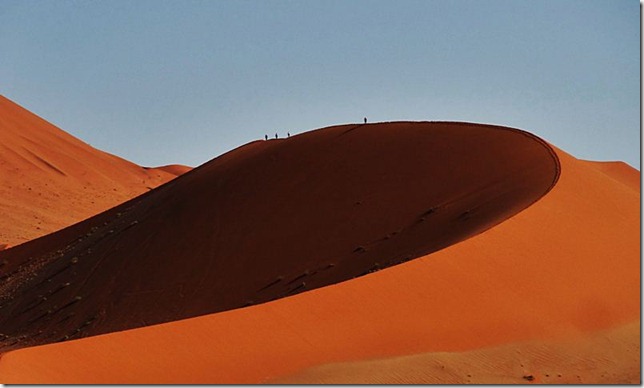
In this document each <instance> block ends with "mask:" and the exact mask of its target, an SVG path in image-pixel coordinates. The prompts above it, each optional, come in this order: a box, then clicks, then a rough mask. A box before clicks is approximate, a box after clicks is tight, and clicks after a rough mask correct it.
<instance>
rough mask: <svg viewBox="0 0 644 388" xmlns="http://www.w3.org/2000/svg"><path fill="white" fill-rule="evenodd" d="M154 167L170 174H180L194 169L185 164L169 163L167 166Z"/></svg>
mask: <svg viewBox="0 0 644 388" xmlns="http://www.w3.org/2000/svg"><path fill="white" fill-rule="evenodd" d="M153 169H154V170H161V171H165V172H167V173H169V174H172V175H176V176H179V175H183V174H185V173H187V172H188V171H190V170H192V167H189V166H184V165H182V164H169V165H167V166H160V167H154V168H153Z"/></svg>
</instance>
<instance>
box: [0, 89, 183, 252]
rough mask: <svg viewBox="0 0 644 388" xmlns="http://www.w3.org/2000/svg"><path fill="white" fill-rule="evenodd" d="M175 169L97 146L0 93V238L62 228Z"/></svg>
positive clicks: (17, 239)
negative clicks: (144, 163)
mask: <svg viewBox="0 0 644 388" xmlns="http://www.w3.org/2000/svg"><path fill="white" fill-rule="evenodd" d="M176 175H177V174H175V173H168V172H166V171H164V170H153V169H151V170H146V169H144V168H142V167H140V166H138V165H136V164H134V163H130V162H128V161H126V160H124V159H121V158H119V157H116V156H114V155H110V154H108V153H105V152H102V151H99V150H97V149H95V148H92V147H91V146H89V145H88V144H86V143H84V142H82V141H80V140H78V139H76V138H75V137H73V136H71V135H69V134H68V133H66V132H64V131H62V130H60V129H59V128H57V127H55V126H54V125H52V124H50V123H48V122H47V121H45V120H43V119H41V118H40V117H38V116H36V115H34V114H33V113H31V112H29V111H27V110H25V109H23V108H21V107H20V106H18V105H16V104H15V103H13V102H11V101H10V100H8V99H6V98H4V97H2V96H0V182H1V183H2V184H0V214H1V215H2V217H0V244H9V245H12V246H13V245H18V244H21V243H24V242H26V241H28V240H31V239H34V238H36V237H40V236H43V235H45V234H47V233H51V232H53V231H56V230H59V229H61V228H63V227H66V226H69V225H71V224H74V223H76V222H78V221H81V220H84V219H86V218H88V217H91V216H93V215H96V214H97V213H99V212H102V211H104V210H106V209H109V208H111V207H112V206H115V205H117V204H120V203H122V202H125V201H126V200H129V199H131V198H133V197H135V196H137V195H139V194H141V193H144V192H146V191H148V190H150V189H152V188H154V187H157V186H159V185H161V184H163V183H165V182H167V181H169V180H171V179H173V178H175V177H176Z"/></svg>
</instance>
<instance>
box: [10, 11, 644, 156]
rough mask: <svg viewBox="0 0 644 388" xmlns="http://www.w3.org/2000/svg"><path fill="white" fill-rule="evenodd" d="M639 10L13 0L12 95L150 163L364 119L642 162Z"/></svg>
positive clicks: (93, 140)
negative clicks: (524, 133) (427, 124)
mask: <svg viewBox="0 0 644 388" xmlns="http://www.w3.org/2000/svg"><path fill="white" fill-rule="evenodd" d="M639 19H640V5H639V2H638V1H636V0H601V1H597V0H581V1H573V0H536V1H527V0H498V1H497V0H486V1H481V0H472V1H465V0H441V1H439V0H436V1H432V0H421V1H411V0H398V1H378V0H365V1H358V0H354V1H346V0H345V1H333V0H324V1H318V0H315V1H314V0H311V1H304V0H296V1H277V0H269V1H215V0H212V1H189V0H176V1H159V0H154V1H141V0H137V1H118V0H117V1H111V0H110V1H64V0H56V1H44V0H41V1H24V0H20V1H14V0H1V1H0V94H3V95H4V96H6V97H8V98H10V99H12V100H14V101H16V102H17V103H19V104H21V105H23V106H24V107H26V108H27V109H30V110H31V111H33V112H35V113H36V114H38V115H40V116H42V117H44V118H45V119H47V120H49V121H51V122H53V123H54V124H56V125H58V126H59V127H61V128H62V129H64V130H66V131H68V132H70V133H72V134H73V135H75V136H77V137H79V138H81V139H83V140H84V141H86V142H88V143H90V144H92V145H93V146H95V147H97V148H100V149H103V150H106V151H108V152H112V153H115V154H117V155H119V156H123V157H125V158H126V159H129V160H132V161H134V162H136V163H138V164H142V165H147V166H152V165H162V164H170V163H182V164H188V165H192V166H195V165H199V164H201V163H203V162H206V161H208V160H210V159H212V158H213V157H215V156H217V155H220V154H221V153H223V152H226V151H228V150H230V149H232V148H235V147H237V146H239V145H241V144H244V143H246V142H248V141H251V140H254V139H259V138H263V136H264V134H265V133H267V134H269V135H273V134H274V133H275V132H276V131H279V132H280V134H281V135H284V134H285V133H286V131H290V132H291V133H299V132H302V131H306V130H310V129H315V128H319V127H324V126H328V125H333V124H339V123H347V122H358V121H360V120H362V117H363V116H367V117H368V118H369V120H370V121H371V122H375V121H392V120H454V121H473V122H481V123H493V124H500V125H507V126H513V127H518V128H522V129H525V130H528V131H530V132H533V133H535V134H537V135H539V136H541V137H543V138H545V139H546V140H548V141H550V142H552V143H553V144H555V145H557V146H558V147H560V148H562V149H564V150H566V151H568V152H570V153H572V154H573V155H575V156H577V157H579V158H584V159H593V160H623V161H626V162H627V163H629V164H631V165H632V166H634V167H637V168H639V158H640V27H639Z"/></svg>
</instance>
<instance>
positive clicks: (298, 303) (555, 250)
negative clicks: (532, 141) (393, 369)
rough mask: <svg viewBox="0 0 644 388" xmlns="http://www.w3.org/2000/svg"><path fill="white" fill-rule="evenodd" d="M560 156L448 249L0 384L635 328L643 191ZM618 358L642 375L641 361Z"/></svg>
mask: <svg viewBox="0 0 644 388" xmlns="http://www.w3.org/2000/svg"><path fill="white" fill-rule="evenodd" d="M557 154H558V156H559V159H560V162H561V168H562V169H561V177H560V180H559V183H558V184H557V185H556V186H555V187H554V189H553V190H552V191H551V192H550V193H549V194H548V195H546V196H545V197H544V198H542V199H541V200H540V201H538V202H537V203H536V204H534V205H532V206H531V207H529V208H528V209H526V210H524V211H522V212H521V213H519V214H517V215H515V216H514V217H512V218H510V219H509V220H507V221H505V222H503V223H501V224H499V225H497V226H496V227H494V228H492V229H489V230H487V231H486V232H484V233H482V234H479V235H477V236H475V237H473V238H470V239H468V240H465V241H462V242H460V243H458V244H456V245H452V246H450V247H448V248H446V249H443V250H441V251H438V252H435V253H433V254H431V255H428V256H426V257H423V258H421V259H417V260H413V261H410V262H407V263H405V264H401V265H398V266H394V267H391V268H388V269H386V270H382V271H379V272H376V273H373V274H369V275H367V276H363V277H360V278H356V279H353V280H350V281H345V282H342V283H338V284H335V285H332V286H328V287H323V288H319V289H316V290H312V291H309V292H306V293H302V294H298V295H295V296H292V297H288V298H283V299H279V300H276V301H273V302H270V303H265V304H261V305H257V306H251V307H247V308H242V309H237V310H232V311H225V312H222V313H217V314H211V315H207V316H203V317H198V318H192V319H186V320H183V321H177V322H172V323H167V324H161V325H155V326H149V327H145V328H140V329H135V330H128V331H123V332H118V333H112V334H107V335H100V336H96V337H90V338H85V339H80V340H76V341H69V342H65V343H60V344H51V345H44V346H38V347H33V348H26V349H21V350H18V351H13V352H9V353H7V354H4V355H3V357H2V359H0V381H2V382H4V383H86V384H88V383H255V382H263V381H267V380H269V379H275V378H279V377H282V376H287V375H291V374H293V373H296V372H298V371H301V370H303V369H305V368H310V367H313V366H317V365H322V364H328V363H337V362H350V361H360V360H368V359H373V358H383V357H396V356H404V355H413V354H421V353H429V352H462V351H468V350H473V349H479V348H484V347H495V346H499V345H503V344H510V343H515V342H524V341H531V342H532V343H535V342H542V343H544V344H546V343H552V342H560V343H566V341H569V339H570V338H580V337H581V338H584V337H586V338H588V340H589V341H593V338H594V337H592V334H593V333H596V332H597V331H599V330H606V329H611V328H616V327H618V326H621V325H627V324H632V325H639V315H640V292H639V289H640V279H639V274H640V261H639V221H640V219H639V201H640V192H639V190H635V187H634V184H633V181H634V180H633V179H630V180H629V182H631V183H629V184H624V183H623V182H620V180H619V179H617V180H616V179H615V172H614V171H613V172H612V173H609V174H607V173H605V172H604V171H601V170H600V169H597V168H596V167H597V166H593V165H590V164H589V163H586V162H582V161H579V160H577V159H575V158H573V157H571V156H570V155H568V154H566V153H565V152H563V151H560V150H557ZM624 171H627V172H626V173H623V174H622V173H620V174H618V175H619V176H625V175H630V176H632V175H633V174H634V173H633V172H632V171H630V170H628V169H625V170H624ZM637 175H639V174H637ZM602 338H604V337H602ZM629 338H631V337H629ZM636 339H637V342H639V338H636ZM634 340H635V338H631V342H629V344H630V345H629V346H626V347H624V348H625V349H632V346H631V345H632V342H633V341H634ZM599 344H600V346H602V347H605V348H610V347H611V346H612V345H611V342H608V343H607V342H605V341H604V342H599ZM594 345H597V342H593V346H594ZM544 346H546V345H544ZM616 349H617V350H615V351H619V349H622V348H619V347H616ZM608 351H609V349H607V352H608ZM629 351H630V350H629ZM620 355H621V356H624V358H623V359H624V360H626V361H624V362H628V363H629V365H631V364H632V365H634V363H637V364H638V365H639V354H634V353H628V354H626V355H625V354H623V353H620ZM538 356H539V355H538V354H536V355H535V357H538ZM597 357H599V356H597ZM620 359H621V358H620ZM579 373H583V371H582V372H579ZM593 373H594V372H593ZM589 376H590V372H589ZM593 376H594V374H593ZM347 381H348V380H347ZM582 381H584V382H587V383H592V382H597V381H598V380H597V381H595V380H593V381H589V380H587V379H586V380H583V379H582ZM611 381H612V382H620V381H622V380H620V378H619V377H615V379H614V380H611Z"/></svg>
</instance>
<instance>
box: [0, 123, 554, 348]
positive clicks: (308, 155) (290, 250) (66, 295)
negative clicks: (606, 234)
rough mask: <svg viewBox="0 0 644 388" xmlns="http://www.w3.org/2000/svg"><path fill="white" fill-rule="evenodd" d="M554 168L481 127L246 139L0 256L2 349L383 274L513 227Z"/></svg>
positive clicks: (513, 136) (526, 144) (519, 143)
mask: <svg viewBox="0 0 644 388" xmlns="http://www.w3.org/2000/svg"><path fill="white" fill-rule="evenodd" d="M446 166H447V167H446ZM558 169H559V165H558V162H557V160H556V158H555V157H554V155H553V153H552V150H551V149H550V148H549V147H547V146H546V145H545V144H543V143H542V142H541V141H539V140H538V139H537V138H535V137H533V136H531V135H528V134H526V133H524V132H520V131H516V130H510V129H505V128H500V127H493V126H483V125H474V124H457V123H387V124H372V125H360V126H355V125H349V126H338V127H331V128H325V129H322V130H318V131H312V132H308V133H306V134H304V135H300V136H296V137H292V138H290V139H288V140H285V141H270V142H264V141H260V142H255V143H251V144H249V145H246V146H244V147H241V148H239V149H237V150H235V151H232V152H229V153H228V154H226V155H223V156H221V157H219V158H217V159H215V160H213V161H212V162H210V163H207V164H205V165H203V166H201V167H199V168H198V169H196V170H195V171H194V172H193V173H191V174H186V175H184V176H182V177H181V178H179V179H176V180H174V181H172V182H170V183H168V184H166V185H164V186H163V187H161V188H159V189H158V190H155V191H154V192H149V193H147V194H145V195H143V196H140V197H138V198H136V199H134V200H131V201H129V202H127V203H124V204H123V205H121V206H118V207H115V208H113V209H111V210H109V211H107V212H105V213H102V214H100V215H99V216H96V217H93V218H91V219H89V220H87V221H84V222H82V223H79V224H77V225H74V226H73V227H70V228H67V229H65V230H62V231H60V232H57V233H54V234H51V235H49V236H46V237H43V238H41V239H38V240H37V241H32V242H30V243H28V244H23V245H22V246H19V247H16V248H13V249H11V250H7V251H5V252H3V253H0V260H4V261H5V262H6V265H5V266H4V267H3V268H2V270H3V271H2V275H1V276H2V278H3V279H4V284H3V285H2V286H1V288H0V290H2V297H1V299H0V305H1V306H2V309H3V310H4V311H5V312H6V315H4V316H2V317H0V332H2V333H3V334H4V336H5V337H4V338H0V349H2V350H4V351H7V350H9V349H15V348H19V347H26V346H34V345H41V344H44V343H50V342H58V341H63V340H67V339H70V338H80V337H85V336H90V335H95V334H102V333H108V332H112V331H118V330H125V329H131V328H135V327H141V326H147V325H150V324H156V323H162V322H169V321H173V320H177V319H183V318H188V317H194V316H199V315H204V314H209V313H214V312H219V311H225V310H230V309H233V308H240V307H244V306H247V305H251V304H256V303H262V302H267V301H270V300H274V299H278V298H282V297H286V296H290V295H293V294H296V293H300V292H303V291H308V290H312V289H315V288H318V287H321V286H325V285H329V284H334V283H338V282H341V281H344V280H348V279H352V278H355V277H357V276H361V275H365V274H367V273H370V272H375V271H377V270H380V269H382V268H386V267H389V266H391V265H394V264H398V263H401V262H404V261H408V260H411V259H413V258H416V257H419V256H422V255H425V254H427V253H430V252H433V251H436V250H439V249H442V248H444V247H446V246H448V245H450V244H453V243H455V242H457V241H460V240H463V239H465V238H467V237H469V236H472V235H475V234H477V233H480V232H481V231H483V230H485V229H487V228H489V227H491V226H493V225H494V224H497V223H499V222H501V221H503V220H504V219H506V218H507V217H509V216H511V215H513V214H514V213H516V212H517V211H520V210H522V209H523V208H525V207H526V206H529V205H530V204H531V203H533V202H535V201H536V200H537V199H539V198H540V197H541V196H542V195H544V194H545V193H546V192H548V190H550V189H551V188H552V186H553V185H554V183H555V182H556V180H557V178H558V174H559V170H558ZM161 301H162V302H161ZM160 302H161V303H160Z"/></svg>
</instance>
